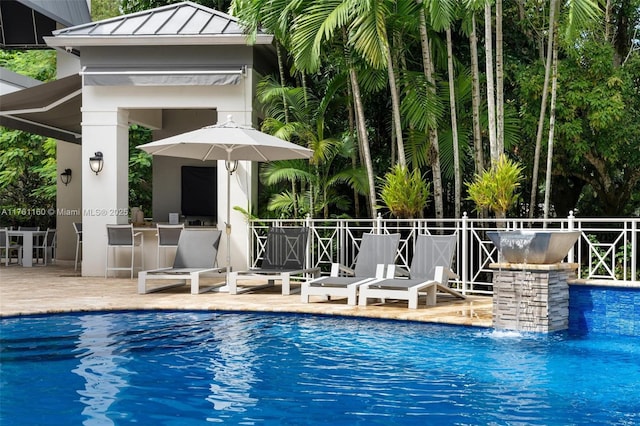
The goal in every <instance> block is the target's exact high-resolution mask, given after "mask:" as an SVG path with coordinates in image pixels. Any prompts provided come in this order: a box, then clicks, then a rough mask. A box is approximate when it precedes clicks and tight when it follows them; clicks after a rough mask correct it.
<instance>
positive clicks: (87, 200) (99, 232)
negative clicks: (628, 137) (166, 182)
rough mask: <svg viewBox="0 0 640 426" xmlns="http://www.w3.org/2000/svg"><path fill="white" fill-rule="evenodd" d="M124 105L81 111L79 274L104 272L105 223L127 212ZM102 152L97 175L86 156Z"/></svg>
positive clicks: (119, 220)
mask: <svg viewBox="0 0 640 426" xmlns="http://www.w3.org/2000/svg"><path fill="white" fill-rule="evenodd" d="M128 116H129V114H128V112H127V110H123V109H115V110H107V111H97V110H85V109H84V108H83V111H82V234H83V236H82V275H83V276H103V275H104V268H105V262H106V245H107V232H106V225H107V224H115V223H118V224H125V223H127V222H128V216H129V206H128V204H129V180H128V179H129V125H128ZM98 151H99V152H102V154H103V156H104V168H103V169H102V171H101V172H100V173H99V174H98V175H96V174H95V173H94V172H92V171H91V169H90V168H89V157H92V156H93V155H95V153H96V152H98Z"/></svg>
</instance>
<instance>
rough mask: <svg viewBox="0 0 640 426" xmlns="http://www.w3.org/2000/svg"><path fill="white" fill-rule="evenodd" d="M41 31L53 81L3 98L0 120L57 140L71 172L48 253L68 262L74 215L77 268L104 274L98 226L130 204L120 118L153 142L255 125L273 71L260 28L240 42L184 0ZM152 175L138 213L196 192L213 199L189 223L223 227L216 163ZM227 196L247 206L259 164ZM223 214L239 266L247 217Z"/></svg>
mask: <svg viewBox="0 0 640 426" xmlns="http://www.w3.org/2000/svg"><path fill="white" fill-rule="evenodd" d="M63 24H64V23H63ZM43 39H44V41H45V42H46V44H47V46H48V47H50V48H54V49H56V50H57V52H58V80H57V81H54V82H52V83H47V84H40V85H37V86H35V87H31V88H27V89H23V90H20V91H17V92H14V93H9V94H7V95H4V96H2V97H1V98H0V124H2V125H4V126H7V127H12V128H17V129H21V130H27V131H30V132H32V133H36V134H41V135H44V136H49V137H54V138H56V139H58V140H59V142H58V151H57V167H58V174H60V173H61V172H62V171H64V170H65V169H71V170H72V171H73V179H72V181H71V182H70V183H69V184H68V185H63V184H62V183H61V182H58V187H57V218H56V222H57V224H56V227H57V229H58V246H59V249H58V253H57V257H58V258H59V259H62V260H70V259H73V258H74V255H75V241H76V238H75V234H74V229H73V223H74V222H82V226H83V244H82V259H83V260H82V275H83V276H102V275H104V271H105V263H106V250H105V247H106V243H107V235H106V225H107V224H124V223H127V222H128V221H129V209H130V207H133V206H130V205H129V186H128V166H129V134H128V131H129V126H130V125H131V124H139V125H142V126H144V127H147V128H149V129H151V130H152V133H153V140H157V139H160V138H165V137H169V136H173V135H176V134H180V133H183V132H186V131H189V130H193V129H197V128H200V127H203V126H206V125H211V124H215V123H217V122H218V121H220V120H221V119H222V120H223V121H224V120H225V119H226V117H227V116H228V115H231V116H233V119H234V121H235V122H237V123H239V124H246V125H253V126H254V127H259V126H258V123H259V119H260V117H259V113H258V111H257V110H256V108H255V105H254V98H255V87H256V84H257V82H258V81H259V79H260V78H261V77H262V76H263V75H266V74H268V73H270V72H271V71H272V70H273V69H274V67H275V52H274V49H273V46H272V36H270V35H268V34H264V33H259V34H258V35H257V37H256V40H255V43H254V44H252V45H249V44H248V42H247V38H246V36H245V35H244V34H243V33H242V30H241V28H240V27H239V25H238V23H237V21H236V19H235V18H233V17H231V16H229V15H226V14H225V13H222V12H219V11H217V10H213V9H209V8H206V7H203V6H201V5H198V4H195V3H192V2H188V1H186V2H183V3H176V4H172V5H169V6H164V7H160V8H156V9H152V10H147V11H143V12H138V13H134V14H130V15H124V16H119V17H116V18H111V19H107V20H103V21H98V22H89V23H84V24H80V25H74V26H68V27H67V28H62V29H58V30H55V31H53V33H52V36H48V37H47V36H45V37H43ZM96 152H101V153H102V154H103V159H104V167H103V170H102V171H101V172H100V173H94V172H92V171H91V170H90V167H89V158H90V157H92V156H94V155H95V153H96ZM218 163H219V164H218ZM188 168H192V169H194V168H195V169H206V170H207V171H208V173H207V176H208V180H207V181H206V182H202V181H200V182H201V184H200V186H194V185H187V186H185V184H184V180H185V179H187V178H188V177H185V169H188ZM153 176H154V177H153V188H154V189H153V211H152V212H145V216H146V217H152V220H153V222H159V223H163V222H165V223H166V222H168V221H169V213H180V214H183V215H184V216H189V215H188V214H185V213H184V212H183V204H184V196H185V195H188V196H189V197H191V198H192V199H194V198H195V199H198V198H200V199H203V198H204V197H210V196H211V195H210V194H214V195H213V206H212V207H211V208H210V209H209V210H208V211H207V212H201V213H204V214H201V215H197V217H193V219H194V222H199V223H205V224H208V225H217V226H218V228H220V227H221V226H223V222H224V221H225V220H226V218H225V215H224V212H226V207H227V197H226V195H227V189H226V185H224V182H225V176H226V170H225V168H224V162H216V161H207V162H202V161H199V160H187V159H176V158H156V159H154V161H153ZM185 187H186V188H188V189H187V190H185ZM211 188H214V190H213V191H211ZM187 191H188V192H189V194H186V192H187ZM229 192H230V194H231V199H230V205H231V206H241V207H243V208H245V209H247V210H248V211H250V210H251V205H252V203H253V202H255V199H256V196H257V165H256V164H254V163H251V162H240V164H239V166H238V170H237V172H236V173H234V179H233V181H232V182H231V189H230V191H229ZM206 194H208V195H206ZM188 219H189V217H186V218H185V220H188ZM230 221H231V225H232V226H233V228H234V230H233V240H232V246H231V247H232V253H233V256H232V266H234V267H236V268H245V267H246V266H247V256H248V251H249V250H248V245H249V238H248V229H247V226H246V222H245V219H244V216H243V215H242V214H241V213H239V212H236V211H232V216H231V220H230ZM220 248H221V250H220V253H219V259H224V258H225V257H226V244H221V245H220ZM151 266H153V265H151Z"/></svg>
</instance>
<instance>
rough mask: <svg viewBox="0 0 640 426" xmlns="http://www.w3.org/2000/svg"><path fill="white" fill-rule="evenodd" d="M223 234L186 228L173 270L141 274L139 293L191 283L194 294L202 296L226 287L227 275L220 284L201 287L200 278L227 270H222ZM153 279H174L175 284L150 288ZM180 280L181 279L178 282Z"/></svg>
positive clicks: (181, 237)
mask: <svg viewBox="0 0 640 426" xmlns="http://www.w3.org/2000/svg"><path fill="white" fill-rule="evenodd" d="M221 234H222V232H221V231H219V230H214V229H189V228H185V229H184V230H182V232H181V233H180V239H179V240H178V248H177V249H176V257H175V260H174V262H173V267H170V268H158V269H152V270H148V271H142V272H140V273H139V274H138V294H146V293H153V292H157V291H161V290H166V289H170V288H174V287H180V286H183V285H186V283H187V281H189V282H190V284H191V294H200V293H204V292H207V291H210V290H213V289H215V288H216V287H219V286H222V285H224V276H221V279H222V281H221V282H220V283H219V284H215V285H213V286H208V287H206V288H201V287H200V277H201V276H202V275H205V274H213V273H215V274H219V273H222V272H225V271H226V270H227V268H226V267H222V268H220V267H218V266H217V265H218V260H217V256H218V245H219V244H220V236H221ZM149 280H172V281H174V282H173V283H171V284H167V285H162V286H160V287H152V288H149V287H148V286H147V284H148V283H147V281H149ZM176 280H178V281H177V282H176Z"/></svg>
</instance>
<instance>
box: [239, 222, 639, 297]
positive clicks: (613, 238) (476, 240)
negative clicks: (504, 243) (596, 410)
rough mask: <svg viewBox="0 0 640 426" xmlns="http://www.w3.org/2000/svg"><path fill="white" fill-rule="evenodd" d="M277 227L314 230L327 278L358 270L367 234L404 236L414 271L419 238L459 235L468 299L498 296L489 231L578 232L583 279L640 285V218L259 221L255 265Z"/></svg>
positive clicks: (461, 285)
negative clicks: (334, 269)
mask: <svg viewBox="0 0 640 426" xmlns="http://www.w3.org/2000/svg"><path fill="white" fill-rule="evenodd" d="M272 226H285V227H288V226H306V227H308V228H309V251H308V257H307V263H308V265H313V266H318V267H320V268H321V269H322V271H323V273H325V274H326V273H328V272H329V271H330V270H331V264H332V263H335V262H337V263H341V264H343V265H346V266H349V267H353V266H354V265H355V261H356V258H357V255H358V250H359V247H360V241H361V239H362V234H363V233H365V232H374V233H387V234H391V233H399V234H400V235H401V237H400V244H399V247H398V253H397V256H396V264H397V265H400V266H404V267H409V266H410V264H411V259H412V256H413V247H414V244H415V237H416V235H419V234H434V235H437V234H455V235H456V236H457V246H456V256H455V259H454V265H453V268H454V270H455V271H456V272H457V274H458V278H457V279H455V280H453V281H452V282H451V285H452V286H453V287H455V288H456V289H458V290H459V291H461V292H463V293H465V294H467V293H474V294H492V291H493V286H492V283H491V279H492V270H491V268H490V267H489V265H490V264H492V263H498V262H499V261H500V258H499V252H498V250H497V249H496V247H495V246H494V245H493V243H492V242H491V241H490V240H489V239H488V238H487V236H486V232H487V231H496V230H505V229H507V230H517V229H521V230H524V229H547V230H554V229H556V230H578V231H580V232H581V235H580V238H579V239H578V241H577V242H576V244H575V246H574V247H573V248H572V249H571V250H570V251H569V254H568V256H567V258H566V260H567V261H568V262H576V263H578V264H579V269H578V276H579V277H580V278H584V279H604V280H618V281H628V282H636V283H637V282H638V281H640V276H639V273H640V251H639V249H638V241H639V234H640V219H638V218H620V219H613V218H611V219H607V218H602V219H601V218H585V219H580V218H576V217H574V216H573V214H571V215H569V216H568V217H567V218H566V219H561V218H554V219H547V220H544V219H505V220H502V221H497V220H496V219H477V218H469V217H468V216H467V215H466V213H465V214H464V215H463V217H462V218H461V219H443V220H437V219H412V220H397V219H383V218H382V217H378V218H376V219H374V220H372V219H330V220H323V219H310V218H307V219H298V220H275V219H259V220H254V221H251V222H250V223H249V227H250V231H251V232H250V236H251V242H250V247H251V256H250V262H251V265H252V266H258V265H259V264H260V262H261V260H262V256H263V252H264V247H265V239H266V234H267V230H268V229H269V228H270V227H272Z"/></svg>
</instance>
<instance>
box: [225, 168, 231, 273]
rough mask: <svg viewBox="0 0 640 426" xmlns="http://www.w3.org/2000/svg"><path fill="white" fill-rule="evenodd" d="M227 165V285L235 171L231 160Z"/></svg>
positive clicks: (229, 268)
mask: <svg viewBox="0 0 640 426" xmlns="http://www.w3.org/2000/svg"><path fill="white" fill-rule="evenodd" d="M225 166H226V167H227V172H228V173H227V222H226V223H225V224H224V225H225V226H224V227H225V232H226V234H227V271H226V275H227V276H226V280H227V286H228V285H229V274H230V273H231V271H230V270H231V175H232V174H233V171H232V169H231V164H230V162H229V160H227V161H226V162H225Z"/></svg>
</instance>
